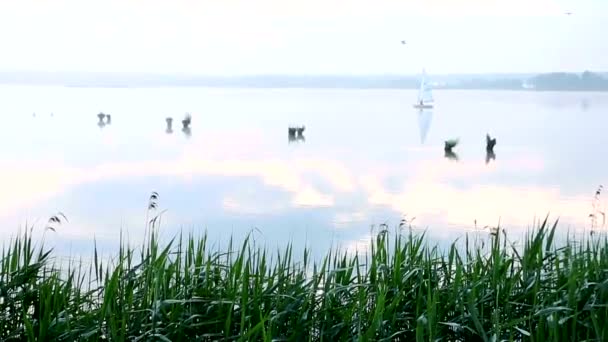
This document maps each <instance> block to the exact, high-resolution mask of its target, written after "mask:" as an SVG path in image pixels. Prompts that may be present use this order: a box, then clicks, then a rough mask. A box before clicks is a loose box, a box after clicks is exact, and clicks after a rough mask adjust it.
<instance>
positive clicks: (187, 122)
mask: <svg viewBox="0 0 608 342" xmlns="http://www.w3.org/2000/svg"><path fill="white" fill-rule="evenodd" d="M191 123H192V116H191V115H190V113H186V117H185V118H184V120H182V126H183V127H184V129H186V128H190V124H191Z"/></svg>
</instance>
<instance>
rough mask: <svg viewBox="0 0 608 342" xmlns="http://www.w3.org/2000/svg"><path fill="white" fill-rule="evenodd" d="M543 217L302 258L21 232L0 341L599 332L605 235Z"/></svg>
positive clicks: (594, 336)
mask: <svg viewBox="0 0 608 342" xmlns="http://www.w3.org/2000/svg"><path fill="white" fill-rule="evenodd" d="M555 232H556V225H553V226H550V225H548V224H547V221H546V220H545V221H544V222H543V223H542V224H541V225H540V226H539V227H538V228H537V229H535V230H534V231H531V232H530V233H529V234H528V235H527V237H526V239H525V241H524V242H523V244H522V245H519V246H518V247H514V246H513V245H512V244H511V243H510V242H509V241H508V240H507V239H506V234H504V232H503V231H502V230H500V229H498V230H496V231H494V233H493V234H492V235H491V236H490V238H489V240H488V243H487V244H485V245H482V244H480V243H475V244H474V243H471V242H469V240H468V239H464V241H462V244H463V246H458V244H459V243H460V242H454V243H453V244H452V245H451V247H450V248H448V249H446V250H443V249H439V248H438V247H436V246H432V245H429V243H428V242H427V241H426V239H425V236H424V234H422V235H416V234H413V233H412V232H411V231H410V230H407V229H405V230H398V231H396V232H394V233H393V232H389V231H387V230H383V231H382V232H380V233H379V234H377V235H376V236H374V237H373V239H372V241H370V243H371V248H370V250H369V252H367V253H364V254H352V253H349V252H348V251H340V250H337V249H333V250H330V251H329V252H328V253H327V255H326V256H325V257H324V258H322V259H321V260H319V261H314V260H313V259H312V257H311V255H310V252H309V250H304V253H303V255H302V256H294V255H293V254H292V251H293V250H292V246H291V245H289V244H287V245H286V246H285V248H284V249H282V250H280V251H275V252H269V251H268V250H266V249H263V248H258V247H256V244H255V242H254V241H252V240H251V239H249V238H247V239H245V241H244V242H243V243H241V244H239V245H235V244H234V243H233V242H230V244H229V245H228V246H227V248H226V249H225V250H219V249H218V248H215V249H214V248H211V247H210V246H209V243H208V241H207V238H206V237H205V236H203V237H201V238H196V237H194V236H192V235H188V236H181V235H180V236H177V237H175V238H174V239H173V240H172V241H170V242H168V243H161V242H159V240H158V227H154V226H153V227H152V228H151V229H150V231H149V233H148V234H147V237H146V239H145V241H144V242H143V243H142V245H141V246H140V247H139V248H132V247H130V246H129V244H128V243H127V242H126V241H124V240H122V239H121V244H120V248H119V249H118V250H117V251H116V254H115V255H114V257H113V258H111V259H109V260H108V259H102V258H101V257H100V256H99V255H98V250H97V248H96V247H95V248H94V250H93V253H92V254H93V260H92V261H91V262H90V263H88V264H86V263H84V262H71V263H69V264H67V265H66V264H60V265H59V264H57V260H55V259H53V257H52V250H50V249H47V248H46V247H44V246H43V245H38V246H36V245H34V244H33V242H32V238H31V234H30V235H28V234H27V233H26V234H24V235H22V236H20V237H18V238H15V239H13V240H12V242H11V243H10V244H9V245H6V246H4V248H3V249H2V256H1V261H0V268H1V273H0V340H3V341H24V340H31V341H34V340H37V341H48V340H63V341H77V340H80V341H99V340H110V341H144V340H145V341H148V340H158V341H190V340H192V341H196V340H198V341H215V340H240V341H246V340H263V341H347V340H348V341H352V340H358V341H382V340H384V341H439V340H442V341H503V340H506V341H564V340H570V341H606V340H608V325H606V324H605V322H607V320H608V240H607V239H606V238H605V237H601V238H599V237H597V235H596V236H588V237H586V238H585V239H583V241H572V240H568V241H565V242H564V243H563V244H557V243H555V242H554V235H555Z"/></svg>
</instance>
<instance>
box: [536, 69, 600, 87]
mask: <svg viewBox="0 0 608 342" xmlns="http://www.w3.org/2000/svg"><path fill="white" fill-rule="evenodd" d="M529 83H530V84H531V85H533V86H534V87H535V89H537V90H596V91H598V90H603V91H605V90H608V79H607V78H606V77H604V76H602V75H601V74H599V73H594V72H590V71H585V72H583V73H582V74H580V75H579V74H574V73H566V72H554V73H549V74H540V75H537V76H535V77H533V78H532V79H531V80H529Z"/></svg>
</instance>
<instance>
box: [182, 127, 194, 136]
mask: <svg viewBox="0 0 608 342" xmlns="http://www.w3.org/2000/svg"><path fill="white" fill-rule="evenodd" d="M182 132H184V135H185V136H186V138H190V137H191V136H192V129H191V128H190V127H183V128H182Z"/></svg>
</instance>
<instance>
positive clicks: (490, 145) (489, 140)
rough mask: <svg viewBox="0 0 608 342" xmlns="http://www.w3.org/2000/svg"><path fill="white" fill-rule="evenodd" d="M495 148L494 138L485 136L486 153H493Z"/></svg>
mask: <svg viewBox="0 0 608 342" xmlns="http://www.w3.org/2000/svg"><path fill="white" fill-rule="evenodd" d="M494 146H496V138H494V139H492V137H490V135H489V134H486V152H488V153H489V152H494Z"/></svg>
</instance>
